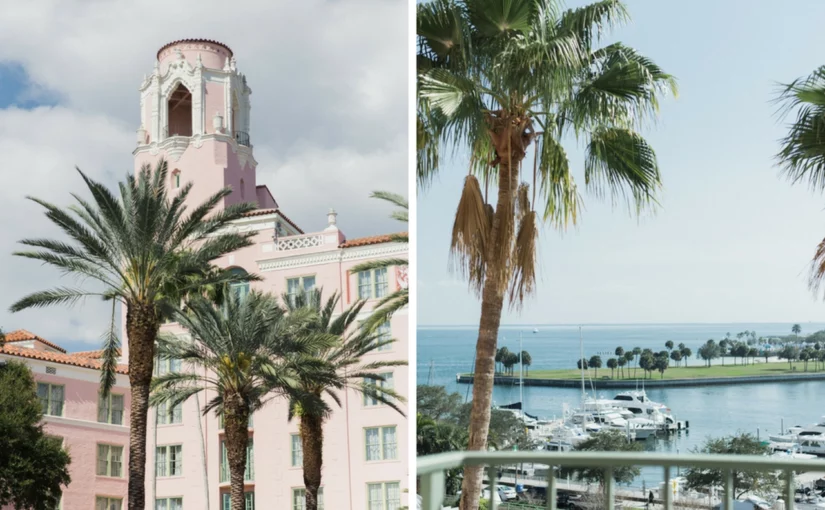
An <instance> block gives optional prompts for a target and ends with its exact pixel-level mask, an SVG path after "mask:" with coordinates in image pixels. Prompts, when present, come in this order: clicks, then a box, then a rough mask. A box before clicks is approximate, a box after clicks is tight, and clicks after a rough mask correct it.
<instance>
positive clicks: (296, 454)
mask: <svg viewBox="0 0 825 510" xmlns="http://www.w3.org/2000/svg"><path fill="white" fill-rule="evenodd" d="M290 437H291V438H292V465H293V466H295V467H301V466H303V465H304V445H303V444H302V443H301V434H292V435H291V436H290Z"/></svg>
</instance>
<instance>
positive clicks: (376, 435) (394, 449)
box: [364, 426, 398, 461]
mask: <svg viewBox="0 0 825 510" xmlns="http://www.w3.org/2000/svg"><path fill="white" fill-rule="evenodd" d="M395 429H396V428H395V426H392V427H372V428H368V429H364V432H365V438H366V441H365V445H366V453H367V460H368V461H372V460H395V459H397V458H398V443H397V440H396V437H395Z"/></svg>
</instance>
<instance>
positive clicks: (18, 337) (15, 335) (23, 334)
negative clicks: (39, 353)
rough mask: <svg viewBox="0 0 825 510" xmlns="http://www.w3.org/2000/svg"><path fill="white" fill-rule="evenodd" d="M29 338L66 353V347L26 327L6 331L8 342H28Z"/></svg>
mask: <svg viewBox="0 0 825 510" xmlns="http://www.w3.org/2000/svg"><path fill="white" fill-rule="evenodd" d="M29 340H37V341H38V342H41V343H43V344H45V345H48V346H49V347H51V348H52V349H57V350H58V351H60V352H62V353H65V352H66V349H64V348H63V347H60V346H59V345H56V344H53V343H51V342H49V341H48V340H46V339H45V338H41V337H39V336H37V335H35V334H34V333H32V332H30V331H26V330H25V329H18V330H16V331H12V332H10V333H6V343H7V344H9V343H14V342H28V341H29Z"/></svg>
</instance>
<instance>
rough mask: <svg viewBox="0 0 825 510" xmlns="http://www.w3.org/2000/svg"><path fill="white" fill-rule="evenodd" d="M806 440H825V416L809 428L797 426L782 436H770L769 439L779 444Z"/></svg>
mask: <svg viewBox="0 0 825 510" xmlns="http://www.w3.org/2000/svg"><path fill="white" fill-rule="evenodd" d="M805 438H823V439H825V416H823V417H822V418H820V419H819V422H817V423H815V424H813V425H810V426H808V427H802V426H799V425H797V426H795V427H788V429H787V430H785V431H783V432H782V433H781V434H773V435H770V436H768V439H769V440H771V441H775V442H778V443H788V442H791V443H792V442H797V441H800V440H802V439H805Z"/></svg>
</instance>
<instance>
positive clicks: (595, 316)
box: [417, 0, 825, 325]
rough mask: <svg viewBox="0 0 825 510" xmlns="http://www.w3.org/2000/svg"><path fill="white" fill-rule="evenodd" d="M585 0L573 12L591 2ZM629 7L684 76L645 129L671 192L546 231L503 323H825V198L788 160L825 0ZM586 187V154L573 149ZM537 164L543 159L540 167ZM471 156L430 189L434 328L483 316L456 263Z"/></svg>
mask: <svg viewBox="0 0 825 510" xmlns="http://www.w3.org/2000/svg"><path fill="white" fill-rule="evenodd" d="M583 3H584V2H572V3H568V5H571V6H575V5H581V4H583ZM778 5H779V4H776V3H775V2H767V1H756V2H754V1H743V0H726V1H724V2H719V1H711V0H703V1H697V2H690V3H688V4H684V3H679V4H676V3H674V2H641V1H629V2H628V6H629V8H630V12H631V16H632V18H633V21H632V22H631V23H630V24H629V25H627V26H624V27H620V28H618V29H616V30H615V31H614V32H613V36H611V37H610V38H609V39H608V42H609V41H612V40H614V39H617V40H622V41H623V42H625V43H626V44H628V45H630V46H633V47H635V48H637V49H638V50H639V51H641V52H642V53H643V54H645V55H647V56H649V57H651V58H653V59H654V60H655V61H656V63H658V64H659V65H660V66H662V67H663V68H664V69H665V70H666V71H668V72H670V73H672V74H674V75H675V76H676V77H677V78H678V80H679V88H680V95H679V97H678V99H675V100H674V99H667V100H665V101H664V102H663V108H662V111H661V115H660V118H659V122H658V123H657V124H656V125H655V126H652V127H651V128H649V129H647V130H646V131H645V132H644V134H645V136H646V137H647V139H648V140H649V141H650V142H651V144H652V145H653V146H654V148H655V149H656V151H657V154H658V158H659V163H660V166H661V170H662V174H663V180H664V186H665V189H664V193H663V195H662V197H661V208H660V209H659V210H658V212H657V213H656V214H655V215H647V216H645V217H643V218H641V219H640V220H638V221H637V220H636V219H634V218H632V217H630V216H628V215H627V213H626V212H625V211H624V210H621V209H613V208H611V207H610V205H609V204H604V203H601V202H599V201H598V200H596V199H595V198H594V197H592V196H590V195H587V194H585V199H586V200H585V203H586V211H585V214H584V215H583V218H582V222H581V224H580V226H579V227H578V229H576V230H571V231H568V232H567V233H566V234H564V235H563V236H562V235H560V234H559V233H557V232H554V231H552V230H550V228H549V227H546V228H545V229H544V230H543V231H542V234H541V240H540V249H539V259H540V267H541V269H540V273H539V278H540V282H539V290H538V293H537V295H536V296H535V297H533V298H532V299H530V300H529V301H528V302H527V303H526V305H525V307H524V309H523V311H522V312H521V313H520V314H519V313H512V312H510V313H505V315H504V317H503V322H504V323H530V324H536V323H539V324H540V323H563V324H576V323H649V322H652V323H666V322H680V323H681V322H770V321H776V322H784V321H793V322H807V321H819V322H821V321H823V319H825V308H823V303H822V301H821V299H820V300H819V301H817V300H815V299H814V297H813V296H812V294H811V293H810V292H809V291H808V289H807V287H806V277H807V268H808V262H809V260H810V258H811V256H812V255H813V253H814V250H815V248H816V245H817V243H818V242H819V241H820V240H821V239H822V238H823V237H825V211H823V206H825V200H823V197H822V196H821V195H815V194H813V193H811V192H809V191H808V190H807V189H805V188H804V187H791V186H790V184H789V183H788V182H787V181H785V180H784V179H782V178H780V177H779V174H778V169H777V168H776V167H775V166H774V164H773V159H772V158H773V155H774V154H775V153H776V151H777V147H778V142H777V140H778V139H779V138H780V137H781V136H782V135H783V126H782V124H781V123H780V122H779V121H778V120H777V118H776V117H775V115H774V112H775V105H773V104H771V102H770V100H771V99H772V97H774V94H775V90H776V84H777V82H788V81H790V80H792V79H794V78H796V77H799V76H803V75H807V74H809V73H810V72H811V71H812V70H814V69H815V68H816V67H818V66H820V65H825V54H823V52H822V48H823V47H825V32H823V31H822V30H821V26H820V24H821V20H822V19H825V2H821V1H815V0H806V1H803V0H793V1H788V2H783V3H782V8H781V9H780V8H777V6H778ZM567 149H568V152H570V153H571V157H572V159H573V163H574V168H576V169H577V171H576V178H577V181H578V182H579V184H580V187H582V188H583V187H584V181H583V175H582V171H581V169H582V160H581V151H580V149H579V148H578V147H577V146H576V145H575V143H573V144H570V143H568V145H567ZM527 166H529V165H527ZM465 174H466V165H465V162H464V161H463V160H462V159H461V158H457V159H456V160H455V161H452V162H450V163H449V164H447V165H445V167H444V168H443V169H442V172H441V174H440V178H439V179H438V180H437V181H436V182H435V184H434V186H432V188H431V189H429V190H428V191H426V192H422V193H420V194H419V202H418V204H419V205H418V211H419V219H418V252H417V253H418V275H419V294H418V295H419V304H418V319H419V323H420V324H428V325H430V324H431V325H437V324H474V323H477V321H478V318H479V314H480V304H479V301H478V300H477V299H476V298H475V297H474V296H471V295H470V294H469V293H468V291H467V289H466V285H465V284H464V283H462V282H461V281H460V280H458V279H457V277H456V276H453V275H451V274H450V273H449V271H448V263H447V256H448V248H449V238H450V231H451V228H452V219H453V216H454V214H455V206H456V204H457V203H458V197H459V195H460V190H461V183H462V179H463V177H464V175H465Z"/></svg>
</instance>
